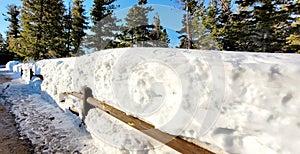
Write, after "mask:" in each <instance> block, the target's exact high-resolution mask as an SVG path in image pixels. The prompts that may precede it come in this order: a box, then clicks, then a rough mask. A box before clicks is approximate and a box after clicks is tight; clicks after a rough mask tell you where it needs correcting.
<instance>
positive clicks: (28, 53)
mask: <svg viewBox="0 0 300 154" xmlns="http://www.w3.org/2000/svg"><path fill="white" fill-rule="evenodd" d="M64 12H65V8H64V5H63V2H62V0H23V8H22V10H21V21H22V26H23V29H22V31H21V37H22V39H21V41H20V42H21V47H22V50H20V51H19V52H18V54H19V55H21V56H25V57H26V59H43V58H50V57H53V56H55V57H66V56H68V55H69V53H68V52H67V50H66V46H65V45H66V39H65V38H64V36H65V35H64V34H65V31H64V24H63V19H64Z"/></svg>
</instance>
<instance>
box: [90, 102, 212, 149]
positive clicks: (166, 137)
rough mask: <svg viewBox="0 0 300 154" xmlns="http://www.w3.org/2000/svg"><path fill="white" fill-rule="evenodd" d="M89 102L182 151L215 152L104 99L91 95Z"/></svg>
mask: <svg viewBox="0 0 300 154" xmlns="http://www.w3.org/2000/svg"><path fill="white" fill-rule="evenodd" d="M87 102H88V103H90V104H91V105H93V106H95V107H98V108H100V109H101V110H103V111H105V112H106V113H108V114H110V115H111V116H113V117H115V118H117V119H119V120H121V121H123V122H124V123H126V124H128V125H130V126H131V127H133V128H135V129H137V130H140V131H141V132H143V133H144V134H146V135H148V136H150V137H152V138H154V139H156V140H158V141H160V142H162V143H164V144H165V145H167V146H169V147H171V148H173V149H174V150H176V151H178V152H181V153H192V154H213V152H211V151H208V150H207V149H204V148H202V147H200V146H198V145H196V144H194V143H191V142H188V141H186V140H184V139H182V138H179V137H176V136H173V135H170V134H168V133H165V132H162V131H160V130H158V129H155V127H154V126H153V125H151V124H149V123H147V122H145V121H142V120H140V119H138V118H136V117H133V116H130V115H126V113H125V112H123V111H121V110H119V109H116V108H114V107H112V106H110V105H108V104H106V103H104V102H102V101H99V100H97V99H95V98H92V97H89V98H88V99H87Z"/></svg>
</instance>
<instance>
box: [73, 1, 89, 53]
mask: <svg viewBox="0 0 300 154" xmlns="http://www.w3.org/2000/svg"><path fill="white" fill-rule="evenodd" d="M82 3H83V0H75V1H74V5H73V8H72V12H73V20H72V32H71V38H72V46H73V47H74V49H73V51H72V54H73V55H74V54H76V53H78V51H79V49H80V48H79V47H80V44H81V42H82V39H83V37H84V36H85V35H86V33H85V32H84V30H85V29H87V26H86V25H87V22H86V19H87V17H85V16H84V8H83V5H82Z"/></svg>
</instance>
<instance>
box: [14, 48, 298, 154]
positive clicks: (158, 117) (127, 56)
mask: <svg viewBox="0 0 300 154" xmlns="http://www.w3.org/2000/svg"><path fill="white" fill-rule="evenodd" d="M299 56H300V55H296V54H261V53H246V52H243V53H239V52H216V51H197V50H190V51H185V50H177V49H158V48H125V49H114V50H105V51H101V52H96V53H92V54H89V55H85V56H82V57H78V58H64V59H51V60H42V61H38V62H37V63H36V64H34V65H29V66H27V67H31V68H32V69H33V70H34V72H35V74H41V75H43V77H44V81H42V82H41V81H39V79H35V81H28V79H26V74H28V73H25V75H24V76H23V78H24V79H25V81H27V82H28V83H29V82H30V83H31V84H30V85H31V86H32V87H33V88H32V89H37V90H36V91H35V90H32V91H35V92H38V91H39V89H38V88H40V90H41V92H40V95H36V94H34V95H29V96H28V97H29V98H30V99H29V98H28V99H29V100H32V101H33V100H36V99H37V98H38V99H37V100H40V97H42V98H43V99H44V100H46V102H52V103H50V104H51V105H54V104H55V103H57V105H58V106H59V107H60V108H61V109H63V110H65V111H66V112H68V108H69V107H73V108H76V109H77V110H79V111H81V109H82V104H81V102H80V101H79V100H76V99H73V98H67V99H66V100H65V101H61V100H62V99H63V98H62V93H64V92H72V91H76V92H81V91H82V88H83V87H84V86H88V87H90V88H91V89H92V91H93V96H94V97H95V98H97V99H99V100H102V101H105V102H106V103H108V104H110V105H112V106H114V107H116V108H119V109H122V110H124V111H126V112H127V114H130V115H133V116H136V117H138V118H140V119H143V120H145V121H147V122H149V123H151V124H153V125H155V126H156V128H158V129H160V130H162V131H165V132H168V133H170V134H174V135H180V136H182V137H185V138H187V139H189V140H195V141H196V142H198V141H201V142H205V143H209V144H211V145H214V146H213V148H212V149H213V150H214V151H216V152H218V153H221V152H222V150H220V149H218V148H217V147H219V148H221V149H224V150H225V151H226V152H229V153H245V154H248V153H249V154H250V153H287V154H288V153H297V152H298V151H299V147H298V145H300V140H299V139H300V119H299V116H300V115H299V114H300V107H299V100H300V98H299V97H300V91H299V90H298V89H300V84H298V83H299V82H298V81H299V78H300V67H299V66H300V60H299V58H300V57H299ZM23 66H24V70H28V69H25V65H23ZM27 78H28V77H27ZM13 102H14V101H13ZM16 102H19V101H16ZM33 102H34V101H33ZM13 104H14V103H13ZM15 104H18V103H15ZM33 104H34V103H33ZM38 104H47V103H45V102H44V103H43V102H39V103H38ZM48 104H49V103H48ZM46 106H47V105H46ZM24 107H25V106H24ZM19 108H21V109H22V107H20V105H19ZM45 108H47V107H42V108H38V109H39V110H45ZM49 109H50V110H53V111H51V113H55V109H57V108H55V109H54V108H49ZM17 110H20V109H17ZM27 110H28V109H27ZM47 110H48V109H47ZM37 111H38V110H35V112H37ZM62 114H63V113H62ZM80 116H81V117H82V113H80ZM49 117H51V115H49V116H44V118H43V119H47V118H49ZM69 118H70V117H69ZM55 119H56V118H55ZM63 121H64V120H63ZM66 121H68V120H66ZM73 123H74V122H73ZM85 123H86V124H87V130H88V131H89V132H90V133H91V136H92V137H93V144H94V145H96V147H97V148H98V150H99V151H101V153H115V152H132V153H138V152H141V151H143V152H149V153H162V152H164V153H167V152H170V153H174V152H175V151H172V150H171V149H169V148H167V147H165V146H162V144H160V143H157V142H155V141H153V140H151V139H150V138H147V137H145V136H144V135H143V134H140V133H138V132H135V131H133V130H132V128H130V127H129V126H126V125H124V124H122V123H121V122H119V121H118V120H116V119H114V118H111V117H109V116H107V114H105V113H103V112H102V111H100V110H99V109H92V110H90V111H89V112H88V115H87V117H86V120H85ZM65 125H66V127H68V128H67V129H75V128H76V126H74V127H73V126H72V124H70V123H69V124H62V125H61V126H62V127H64V126H65ZM39 128H42V127H39ZM77 128H78V127H77ZM63 130H65V129H63ZM63 130H61V131H63ZM75 132H76V131H75ZM78 134H80V133H78ZM84 136H85V137H86V135H84ZM78 138H80V137H78ZM287 140H288V141H289V142H287ZM79 149H80V146H79ZM85 149H88V148H85ZM91 149H93V148H91Z"/></svg>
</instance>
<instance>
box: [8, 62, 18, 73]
mask: <svg viewBox="0 0 300 154" xmlns="http://www.w3.org/2000/svg"><path fill="white" fill-rule="evenodd" d="M19 63H20V62H19V61H9V62H8V63H7V64H6V66H5V67H6V70H8V71H14V69H13V68H14V66H16V65H18V64H19Z"/></svg>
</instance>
